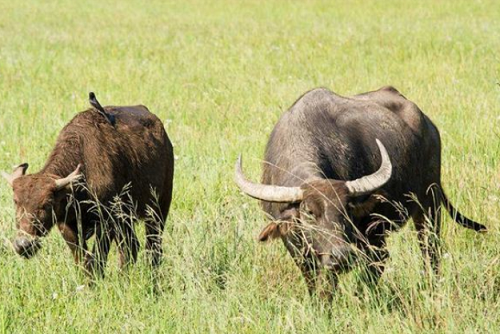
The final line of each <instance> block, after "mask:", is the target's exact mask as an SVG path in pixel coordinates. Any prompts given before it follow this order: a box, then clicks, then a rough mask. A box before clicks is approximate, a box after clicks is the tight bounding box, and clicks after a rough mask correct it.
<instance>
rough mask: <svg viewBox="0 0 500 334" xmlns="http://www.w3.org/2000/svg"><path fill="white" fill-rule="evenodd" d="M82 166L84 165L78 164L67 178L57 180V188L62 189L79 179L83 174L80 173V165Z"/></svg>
mask: <svg viewBox="0 0 500 334" xmlns="http://www.w3.org/2000/svg"><path fill="white" fill-rule="evenodd" d="M81 166H82V165H80V164H78V167H76V169H75V170H74V171H73V172H72V173H71V174H69V175H68V176H66V177H65V178H62V179H59V180H56V188H57V190H61V189H62V188H64V187H66V186H68V185H69V184H71V183H73V182H75V181H77V180H78V179H80V178H81V177H82V176H83V175H82V174H80V167H81Z"/></svg>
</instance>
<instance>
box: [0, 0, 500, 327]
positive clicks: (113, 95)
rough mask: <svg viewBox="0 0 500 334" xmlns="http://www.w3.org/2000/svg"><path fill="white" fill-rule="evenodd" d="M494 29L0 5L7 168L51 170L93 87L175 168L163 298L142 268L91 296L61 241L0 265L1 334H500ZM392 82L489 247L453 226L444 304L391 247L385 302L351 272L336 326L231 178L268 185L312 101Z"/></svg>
mask: <svg viewBox="0 0 500 334" xmlns="http://www.w3.org/2000/svg"><path fill="white" fill-rule="evenodd" d="M499 17H500V3H499V2H498V1H494V0H491V1H487V0H485V1H470V0H463V1H462V0H460V1H420V2H415V1H394V0H393V1H384V2H381V1H380V2H376V1H361V0H358V1H293V2H291V1H286V2H285V1H281V2H278V1H270V0H267V1H238V2H237V1H229V0H226V1H169V2H165V1H149V2H142V1H121V2H116V3H115V4H111V3H107V2H106V3H105V2H101V1H91V2H85V3H84V2H77V1H69V0H58V1H50V2H49V1H46V2H27V1H24V2H14V1H6V0H1V1H0V106H1V112H0V169H4V170H9V169H10V167H11V166H12V165H13V164H19V163H21V162H29V163H30V165H31V167H30V170H31V171H37V170H38V169H39V168H41V167H42V165H43V163H44V161H45V159H46V157H47V155H48V154H49V152H50V150H51V148H52V146H53V144H54V142H55V138H56V136H57V134H58V132H59V131H60V130H61V128H62V127H63V126H64V124H66V123H67V122H68V121H69V120H70V119H71V118H72V117H73V115H75V114H76V113H77V112H78V111H81V110H84V109H86V108H87V107H88V102H87V94H88V92H89V91H95V92H96V94H97V96H98V98H99V100H100V101H101V102H102V103H103V104H114V105H126V104H139V103H141V104H145V105H147V106H148V107H149V108H150V110H151V111H153V112H155V113H156V114H157V115H159V116H160V118H161V119H162V120H164V121H165V125H166V129H167V132H168V133H169V135H170V137H171V139H172V141H173V143H174V145H175V154H176V157H177V160H176V175H175V189H174V202H173V206H172V210H171V212H172V213H171V215H170V217H169V220H168V231H167V233H165V236H164V240H165V245H164V250H165V260H164V264H163V266H162V268H161V276H162V278H161V286H162V293H161V294H160V295H158V296H155V295H154V294H152V293H151V287H150V285H149V281H150V280H149V278H150V277H149V275H150V272H149V270H148V268H147V265H146V259H145V256H144V253H143V252H141V254H140V261H139V263H138V265H137V266H135V267H134V268H133V269H132V270H131V271H130V273H129V275H123V274H120V273H119V272H118V269H117V265H116V260H117V259H116V256H113V257H112V259H111V263H110V266H109V268H108V269H109V270H108V276H107V277H106V278H105V279H104V280H102V281H100V282H99V283H98V284H97V286H95V287H94V288H88V287H85V288H83V289H81V288H79V287H80V286H81V285H82V284H84V282H85V279H84V277H83V276H82V275H81V273H79V271H78V270H77V269H76V268H75V266H74V265H73V262H72V259H71V256H70V253H69V250H68V249H67V248H66V246H65V245H64V242H63V240H62V238H61V237H60V236H59V235H58V232H57V231H55V230H54V231H53V232H52V233H51V235H50V236H49V237H48V238H47V239H46V240H45V242H44V248H43V249H42V251H41V252H40V253H39V254H38V256H37V257H36V258H34V259H32V260H30V261H25V260H23V259H21V258H19V257H18V256H16V255H15V254H13V253H12V252H10V251H8V250H7V249H5V248H4V249H0V332H5V333H11V332H13V333H29V332H45V333H54V332H70V333H77V332H103V333H110V332H174V333H175V332H177V333H191V332H213V333H241V332H243V333H253V332H257V333H268V332H283V333H290V332H299V333H304V332H307V333H326V332H341V333H350V332H361V333H365V332H366V333H385V332H391V333H402V332H404V333H410V332H436V333H442V332H448V333H458V332H468V333H472V332H497V330H498V328H500V313H499V309H500V305H499V304H500V295H499V292H500V264H499V262H500V255H499V254H500V244H499V243H498V237H499V226H500V222H499V209H500V205H499V198H500V193H499V184H500V182H499V177H500V174H499V172H500V168H498V166H497V165H498V158H499V157H500V146H499V144H500V130H498V129H499V125H500V124H499V123H500V117H499V113H498V105H499V102H500V87H499V86H497V85H496V83H497V82H498V81H500V52H499V50H500V21H499V20H498V18H499ZM386 84H392V85H394V86H395V87H397V88H398V89H399V90H400V91H401V92H402V93H403V94H404V95H405V96H406V97H408V98H409V99H411V100H413V101H415V102H416V103H417V104H418V105H419V106H420V107H421V108H422V109H423V110H424V111H425V112H426V113H427V115H429V116H430V117H431V119H432V120H433V121H434V122H435V123H436V124H437V126H438V128H439V129H440V130H441V136H442V141H443V183H444V186H445V188H446V189H447V192H448V194H449V196H450V198H451V199H452V201H453V202H454V203H455V204H456V205H457V206H458V207H459V208H460V209H461V210H462V211H463V212H464V213H466V214H467V215H469V216H470V217H472V218H474V219H476V220H478V221H480V222H483V223H485V224H487V225H488V227H489V228H490V232H489V233H488V234H487V235H476V234H474V233H473V232H470V231H466V230H464V229H463V228H460V227H459V226H458V225H456V224H454V223H452V222H451V220H450V219H449V218H446V219H445V221H444V231H443V240H444V244H445V252H446V255H445V257H444V259H443V274H442V277H441V280H440V282H439V283H438V286H437V288H435V289H431V288H429V284H427V283H428V282H427V281H428V280H427V278H425V276H424V275H422V273H421V272H422V269H423V266H422V264H421V257H420V252H419V250H418V247H417V244H416V237H415V232H414V229H413V228H412V227H406V228H405V229H403V230H402V231H401V232H400V233H398V234H395V235H394V236H393V237H391V240H390V247H389V248H390V251H391V260H390V263H389V269H388V270H387V272H386V273H385V274H384V276H383V278H382V280H381V282H380V286H379V292H378V293H376V294H374V293H369V292H366V291H365V292H361V293H358V294H357V295H356V294H355V286H356V283H355V282H356V277H355V276H356V275H355V273H351V274H349V275H345V276H343V277H342V279H341V286H340V291H339V293H338V295H337V296H336V298H335V300H334V302H333V305H332V306H331V311H332V312H331V315H330V316H329V315H328V312H324V311H321V310H319V309H318V308H317V307H316V306H315V305H314V304H313V302H312V301H311V300H310V298H309V297H308V296H307V293H306V288H305V284H304V282H303V280H302V278H301V275H300V273H299V271H298V269H297V268H296V267H295V266H294V264H293V263H292V260H291V258H290V257H289V255H288V254H287V253H286V251H285V249H284V247H283V245H282V244H281V243H280V242H274V243H270V244H266V245H262V244H258V242H257V241H256V236H257V235H258V233H259V231H260V229H261V228H262V227H263V226H264V225H265V217H264V215H263V214H262V212H261V211H260V208H259V207H258V205H257V203H256V201H254V200H252V199H250V198H247V197H244V196H243V195H241V194H240V193H239V192H238V191H237V189H236V187H235V185H234V184H233V181H232V175H233V164H234V161H235V159H236V157H237V154H238V153H239V152H243V153H244V156H245V157H246V170H247V172H248V174H249V175H250V176H251V177H252V178H253V179H254V180H258V179H259V175H260V159H261V158H262V156H263V151H264V146H265V143H266V140H267V137H268V135H269V133H270V131H271V129H272V127H273V125H274V124H275V122H276V121H277V119H278V118H279V116H280V115H281V114H282V113H283V112H284V111H285V110H286V109H287V108H288V107H289V106H290V105H291V104H292V103H293V102H294V101H295V99H296V98H298V97H299V96H300V95H301V94H302V93H304V92H305V91H307V90H309V89H311V88H314V87H317V86H325V87H328V88H331V89H332V90H334V91H336V92H338V93H340V94H344V95H349V94H355V93H360V92H364V91H368V90H373V89H376V88H378V87H380V86H383V85H386ZM11 198H12V194H11V189H10V188H9V186H8V185H7V184H6V182H2V183H0V228H1V229H0V239H2V240H3V239H5V238H8V239H10V238H12V237H13V236H14V234H15V229H14V228H15V222H14V212H13V205H12V199H11ZM139 230H141V231H142V229H141V228H139ZM142 244H144V241H143V240H142Z"/></svg>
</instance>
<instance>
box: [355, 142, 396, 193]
mask: <svg viewBox="0 0 500 334" xmlns="http://www.w3.org/2000/svg"><path fill="white" fill-rule="evenodd" d="M376 142H377V145H378V148H379V150H380V154H381V155H382V163H381V165H380V168H379V169H378V171H376V172H375V173H373V174H370V175H366V176H363V177H362V178H359V179H357V180H354V181H347V182H346V183H345V185H346V187H347V189H349V193H350V194H351V195H353V196H362V195H367V194H370V193H372V192H373V191H375V190H377V189H378V188H380V187H382V186H383V185H384V184H386V183H387V181H389V179H390V178H391V174H392V164H391V159H390V158H389V154H387V150H386V149H385V147H384V145H383V144H382V143H381V142H380V140H378V139H376Z"/></svg>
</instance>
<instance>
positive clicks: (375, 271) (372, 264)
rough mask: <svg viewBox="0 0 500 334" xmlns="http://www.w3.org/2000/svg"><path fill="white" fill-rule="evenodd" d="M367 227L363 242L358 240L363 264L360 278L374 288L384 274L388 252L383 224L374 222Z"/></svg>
mask: <svg viewBox="0 0 500 334" xmlns="http://www.w3.org/2000/svg"><path fill="white" fill-rule="evenodd" d="M367 227H368V228H367V230H366V231H365V236H364V238H363V240H358V246H359V248H360V249H361V253H362V254H361V255H360V257H361V258H360V260H361V262H364V266H363V270H362V272H361V275H360V278H361V281H362V282H363V283H364V284H365V285H368V286H370V287H374V286H375V285H377V283H378V281H379V279H380V277H381V276H382V274H383V273H384V270H385V262H386V261H387V259H388V258H389V251H388V250H387V249H386V242H385V238H386V232H385V225H384V223H383V222H381V221H378V220H375V221H372V222H371V223H370V224H369V225H367Z"/></svg>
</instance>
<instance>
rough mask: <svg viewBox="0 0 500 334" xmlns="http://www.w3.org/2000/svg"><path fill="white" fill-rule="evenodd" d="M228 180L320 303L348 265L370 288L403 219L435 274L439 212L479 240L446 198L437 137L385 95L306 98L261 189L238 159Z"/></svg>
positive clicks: (404, 104)
mask: <svg viewBox="0 0 500 334" xmlns="http://www.w3.org/2000/svg"><path fill="white" fill-rule="evenodd" d="M235 180H236V183H237V185H238V186H239V188H240V189H241V190H242V191H243V192H244V193H246V194H247V195H249V196H251V197H253V198H256V199H259V200H261V201H262V202H261V203H262V207H263V209H264V211H265V212H266V213H268V214H269V216H270V217H271V219H272V222H271V223H270V224H269V225H267V226H266V227H265V228H264V230H263V231H262V232H261V234H260V236H259V240H261V241H265V240H267V239H272V238H277V237H281V239H282V240H283V242H284V244H285V246H286V248H287V249H288V251H289V253H290V254H291V255H292V257H293V258H294V260H295V261H296V263H297V265H298V266H299V267H300V269H301V271H302V273H303V275H304V277H305V279H306V283H307V285H308V289H309V292H310V293H311V294H319V295H322V296H323V297H325V298H331V297H332V293H333V291H334V288H335V285H336V283H337V280H338V274H339V273H341V272H345V271H347V270H348V269H350V268H352V264H353V263H355V262H356V261H355V260H356V259H357V260H359V259H360V258H363V260H364V261H365V263H366V264H367V265H366V267H365V272H364V274H362V276H363V277H365V278H367V279H368V280H369V282H376V281H377V280H378V278H379V277H380V275H381V274H382V272H383V270H384V264H383V263H384V261H386V260H387V258H388V252H387V250H386V247H385V246H386V237H387V232H389V231H394V230H397V229H398V228H400V227H402V226H403V225H404V224H405V223H406V221H407V220H409V218H410V217H411V218H413V222H414V223H415V227H416V229H417V231H418V237H419V241H420V246H421V249H422V251H423V254H424V257H425V259H426V263H427V264H429V265H430V266H432V268H434V269H435V270H437V268H438V261H439V258H438V255H439V231H440V224H441V222H440V220H441V218H440V208H441V207H442V205H444V207H445V208H446V209H447V211H448V212H449V213H450V215H451V216H452V217H453V218H454V220H455V221H456V222H458V223H459V224H460V225H462V226H465V227H467V228H471V229H473V230H476V231H481V230H486V228H485V226H483V225H481V224H478V223H476V222H474V221H471V220H470V219H468V218H466V217H464V216H462V215H461V214H460V213H459V212H458V211H457V210H455V208H454V207H453V206H452V205H451V203H450V202H449V201H448V199H447V198H446V196H445V194H444V192H443V189H442V187H441V140H440V137H439V132H438V130H437V128H436V126H435V125H434V124H433V123H432V122H431V121H430V119H429V118H428V117H427V116H426V115H424V114H423V113H422V111H421V110H420V109H419V108H418V107H417V105H415V104H414V103H413V102H411V101H409V100H407V99H406V98H405V97H404V96H403V95H401V94H400V93H399V92H398V91H397V90H396V89H395V88H393V87H383V88H381V89H379V90H377V91H373V92H368V93H364V94H360V95H356V96H353V97H342V96H339V95H337V94H335V93H333V92H331V91H329V90H327V89H324V88H319V89H314V90H312V91H309V92H307V93H306V94H304V95H303V96H302V97H300V98H299V99H298V100H297V101H296V102H295V103H294V104H293V106H292V107H291V108H290V109H289V110H288V111H287V112H286V113H285V114H283V116H282V117H281V119H280V120H279V121H278V123H277V124H276V126H275V127H274V129H273V131H272V133H271V137H270V138H269V142H268V143H267V147H266V153H265V159H264V164H263V175H262V183H261V184H259V183H252V182H250V181H248V180H247V179H246V177H245V176H244V175H243V172H242V169H241V159H238V162H237V164H236V175H235ZM325 281H326V282H328V284H326V285H325V284H321V283H320V282H325Z"/></svg>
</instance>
